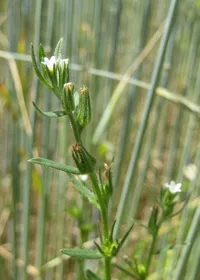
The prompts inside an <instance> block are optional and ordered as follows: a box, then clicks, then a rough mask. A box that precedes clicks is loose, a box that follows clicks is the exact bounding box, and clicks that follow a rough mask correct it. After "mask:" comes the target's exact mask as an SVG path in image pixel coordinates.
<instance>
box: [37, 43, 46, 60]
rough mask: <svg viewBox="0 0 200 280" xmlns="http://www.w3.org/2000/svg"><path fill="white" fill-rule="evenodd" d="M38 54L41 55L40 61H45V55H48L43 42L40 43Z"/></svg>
mask: <svg viewBox="0 0 200 280" xmlns="http://www.w3.org/2000/svg"><path fill="white" fill-rule="evenodd" d="M38 55H39V60H40V62H42V61H43V59H44V57H45V56H46V54H45V51H44V48H43V46H42V44H40V46H39V49H38Z"/></svg>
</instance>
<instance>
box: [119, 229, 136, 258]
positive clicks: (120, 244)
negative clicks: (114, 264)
mask: <svg viewBox="0 0 200 280" xmlns="http://www.w3.org/2000/svg"><path fill="white" fill-rule="evenodd" d="M133 226H134V225H132V226H131V227H130V228H129V230H128V231H127V232H126V233H125V234H124V237H123V238H122V239H121V241H120V242H119V245H118V247H117V249H116V251H115V256H116V255H117V253H118V252H119V250H120V249H121V247H122V246H123V244H124V242H125V241H126V239H127V237H128V236H129V234H130V232H131V230H132V228H133Z"/></svg>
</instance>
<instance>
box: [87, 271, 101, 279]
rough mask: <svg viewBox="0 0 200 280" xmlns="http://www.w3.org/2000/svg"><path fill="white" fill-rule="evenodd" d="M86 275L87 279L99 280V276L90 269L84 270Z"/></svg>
mask: <svg viewBox="0 0 200 280" xmlns="http://www.w3.org/2000/svg"><path fill="white" fill-rule="evenodd" d="M86 277H87V279H88V280H101V278H99V276H97V275H96V274H95V273H94V272H92V271H91V270H89V269H88V270H86Z"/></svg>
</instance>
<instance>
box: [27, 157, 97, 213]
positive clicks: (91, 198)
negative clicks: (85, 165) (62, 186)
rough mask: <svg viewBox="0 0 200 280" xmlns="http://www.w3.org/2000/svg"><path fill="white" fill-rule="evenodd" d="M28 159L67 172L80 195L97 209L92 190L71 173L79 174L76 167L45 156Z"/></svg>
mask: <svg viewBox="0 0 200 280" xmlns="http://www.w3.org/2000/svg"><path fill="white" fill-rule="evenodd" d="M28 161H29V162H32V163H36V164H39V165H44V166H47V167H51V168H54V169H57V170H60V171H64V172H66V173H67V174H68V177H69V178H70V180H71V181H72V183H74V187H75V188H76V190H77V191H78V192H79V193H80V194H81V195H82V196H84V197H86V198H87V199H88V200H89V202H90V203H92V204H93V205H94V206H95V207H96V208H98V209H99V204H98V202H97V199H96V196H95V195H94V194H93V192H91V191H90V190H89V189H88V188H87V187H85V185H84V184H83V183H82V182H81V181H79V180H78V179H76V178H75V177H74V176H73V175H72V174H77V175H80V174H81V173H80V171H79V170H78V169H77V168H75V167H73V166H69V165H66V164H62V163H57V162H55V161H53V160H49V159H46V158H31V159H29V160H28Z"/></svg>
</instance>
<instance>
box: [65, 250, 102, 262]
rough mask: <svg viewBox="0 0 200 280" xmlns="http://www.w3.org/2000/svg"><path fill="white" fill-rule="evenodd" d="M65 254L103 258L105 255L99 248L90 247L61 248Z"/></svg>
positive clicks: (83, 257) (74, 256)
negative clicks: (92, 248)
mask: <svg viewBox="0 0 200 280" xmlns="http://www.w3.org/2000/svg"><path fill="white" fill-rule="evenodd" d="M61 252H62V253H63V254H64V255H68V256H71V257H73V258H76V259H80V260H84V259H101V258H102V257H103V256H102V255H101V254H100V253H99V251H97V250H88V249H65V248H64V249H61Z"/></svg>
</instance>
